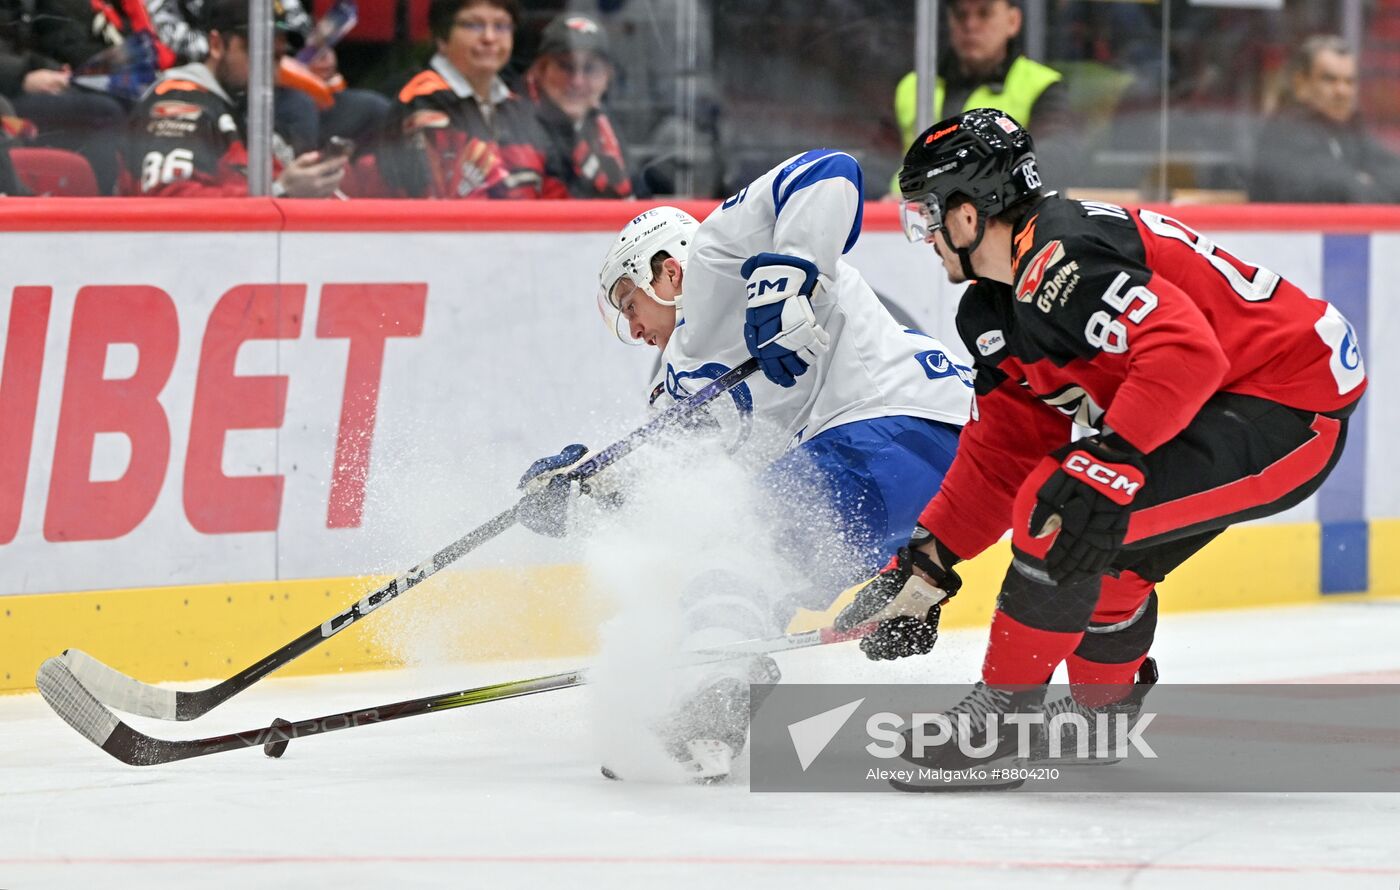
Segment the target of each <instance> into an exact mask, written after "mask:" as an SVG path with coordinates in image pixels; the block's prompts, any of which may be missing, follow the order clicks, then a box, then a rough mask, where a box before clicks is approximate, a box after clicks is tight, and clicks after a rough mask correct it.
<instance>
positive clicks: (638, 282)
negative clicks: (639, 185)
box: [598, 207, 700, 343]
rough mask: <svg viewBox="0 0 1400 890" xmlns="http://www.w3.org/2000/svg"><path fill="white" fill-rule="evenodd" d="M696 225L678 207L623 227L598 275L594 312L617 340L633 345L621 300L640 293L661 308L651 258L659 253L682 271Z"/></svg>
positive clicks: (670, 302) (659, 209)
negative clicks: (610, 329) (652, 273)
mask: <svg viewBox="0 0 1400 890" xmlns="http://www.w3.org/2000/svg"><path fill="white" fill-rule="evenodd" d="M699 227H700V223H699V222H698V221H696V219H695V217H693V216H691V215H690V214H689V213H686V212H685V211H684V210H681V209H680V208H679V207H653V208H652V209H650V210H648V211H646V212H644V213H642V214H641V215H639V216H638V217H637V218H636V219H634V220H632V221H631V222H629V223H628V224H627V225H626V226H624V227H623V229H622V231H621V232H620V233H619V234H618V236H617V241H615V242H613V246H612V249H611V250H609V251H608V256H607V259H605V260H604V261H603V269H602V271H601V272H599V273H598V311H599V312H601V313H602V314H603V320H604V321H605V322H607V324H608V327H610V328H612V330H613V333H615V334H617V337H618V339H619V340H621V341H622V342H624V343H637V342H639V341H637V340H634V339H632V332H631V329H630V326H629V325H628V323H627V319H626V318H625V317H624V315H623V312H622V307H623V302H624V300H625V298H626V297H627V296H628V295H629V294H631V293H633V291H635V290H640V291H642V292H643V293H645V294H646V295H647V296H648V297H651V298H652V299H653V300H655V301H656V302H658V303H660V304H661V305H662V306H674V305H676V301H675V300H663V299H661V298H660V297H658V296H657V295H656V291H654V290H652V287H651V278H652V275H651V258H652V257H654V256H656V254H657V253H659V252H661V251H663V250H664V251H666V253H668V254H670V255H671V256H673V257H675V259H676V260H677V261H678V262H679V263H680V264H681V266H682V268H684V266H685V263H686V260H687V259H689V258H690V247H691V244H692V243H693V242H694V240H695V230H696V229H698V228H699Z"/></svg>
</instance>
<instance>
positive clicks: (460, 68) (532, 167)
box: [381, 0, 569, 198]
mask: <svg viewBox="0 0 1400 890" xmlns="http://www.w3.org/2000/svg"><path fill="white" fill-rule="evenodd" d="M519 21H520V9H519V6H518V4H517V3H516V2H515V0H432V3H431V5H430V6H429V7H428V27H429V29H430V30H431V31H432V35H433V41H434V43H435V45H436V47H437V53H436V54H435V55H434V56H433V57H432V59H431V61H429V63H428V68H427V70H425V71H421V72H419V73H418V74H417V76H415V77H414V78H413V79H412V80H411V81H409V83H408V85H407V86H405V87H404V88H403V90H402V91H400V92H399V101H398V105H397V107H396V108H395V110H394V114H393V116H392V118H391V127H392V128H393V129H394V131H395V134H396V137H393V138H396V140H397V141H396V144H395V146H394V147H393V150H392V151H388V152H384V153H381V158H382V159H383V160H384V164H383V173H384V174H385V179H386V181H387V182H388V183H389V184H390V186H391V187H393V188H395V189H396V190H398V191H400V192H401V193H403V194H406V195H410V196H415V197H423V196H427V197H433V198H566V197H568V195H569V191H568V188H567V187H566V186H565V184H564V181H563V177H564V175H565V173H564V170H565V167H566V159H565V158H564V157H563V156H562V155H561V154H560V153H559V152H558V151H557V150H556V149H555V148H554V146H553V143H552V142H551V141H550V139H549V136H548V135H547V134H546V133H545V131H544V127H542V126H541V125H540V122H539V120H538V119H537V118H536V117H535V110H534V106H533V105H531V103H530V101H529V100H528V99H525V98H523V97H521V96H518V95H516V94H515V93H514V92H512V91H511V90H510V88H508V87H507V86H506V85H505V82H504V81H502V80H501V77H500V72H501V69H503V68H504V67H505V66H506V63H507V62H508V61H510V54H511V50H512V48H513V47H514V45H515V29H516V26H517V25H518V24H519Z"/></svg>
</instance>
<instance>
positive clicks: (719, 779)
mask: <svg viewBox="0 0 1400 890" xmlns="http://www.w3.org/2000/svg"><path fill="white" fill-rule="evenodd" d="M598 772H600V773H602V774H603V778H605V779H610V780H612V781H614V782H621V781H623V778H622V776H619V775H618V774H617V773H615V772H613V771H612V770H610V769H608V768H607V767H606V766H600V767H598ZM690 781H691V782H693V783H694V784H696V785H719V784H721V783H723V782H728V781H729V774H728V773H725V774H724V775H722V776H695V777H694V778H692V779H691V780H690Z"/></svg>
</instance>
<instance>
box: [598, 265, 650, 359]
mask: <svg viewBox="0 0 1400 890" xmlns="http://www.w3.org/2000/svg"><path fill="white" fill-rule="evenodd" d="M639 299H640V300H645V299H650V298H649V297H648V296H647V292H646V291H645V290H643V289H642V288H641V287H640V286H638V284H637V283H636V282H635V281H633V280H632V279H631V278H629V277H628V276H626V275H623V276H621V277H620V278H618V279H617V280H615V281H613V283H612V284H609V285H604V286H601V287H599V288H598V311H599V312H601V313H602V315H603V322H604V323H605V324H606V325H607V326H608V327H609V328H612V332H613V333H614V334H616V335H617V339H619V340H621V341H622V342H623V343H627V344H629V345H632V346H640V345H642V341H641V340H638V339H637V338H636V337H633V336H632V313H634V312H635V310H634V309H633V308H632V307H633V306H635V305H636V302H637V300H639Z"/></svg>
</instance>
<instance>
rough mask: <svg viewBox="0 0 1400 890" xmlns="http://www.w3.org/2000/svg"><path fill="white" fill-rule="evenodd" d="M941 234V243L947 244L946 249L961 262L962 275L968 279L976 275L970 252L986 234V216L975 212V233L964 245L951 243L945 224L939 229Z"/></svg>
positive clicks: (951, 237) (951, 239)
mask: <svg viewBox="0 0 1400 890" xmlns="http://www.w3.org/2000/svg"><path fill="white" fill-rule="evenodd" d="M939 232H940V233H941V234H942V235H943V243H944V244H946V245H948V249H949V250H951V251H952V252H953V253H956V254H957V255H958V262H959V263H961V264H962V271H963V275H964V276H965V277H966V278H967V279H968V280H969V281H971V280H973V279H975V278H977V277H978V275H977V273H976V272H974V271H972V252H973V251H974V250H976V249H977V248H978V247H979V246H980V245H981V244H982V236H984V235H986V234H987V217H986V216H985V215H984V214H981V213H978V214H977V235H976V237H974V238H973V239H972V243H971V244H969V245H968V246H966V247H958V246H957V245H956V244H954V243H953V236H951V235H949V234H948V227H947V226H946V225H945V226H943V228H941V229H939Z"/></svg>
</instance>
